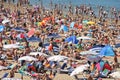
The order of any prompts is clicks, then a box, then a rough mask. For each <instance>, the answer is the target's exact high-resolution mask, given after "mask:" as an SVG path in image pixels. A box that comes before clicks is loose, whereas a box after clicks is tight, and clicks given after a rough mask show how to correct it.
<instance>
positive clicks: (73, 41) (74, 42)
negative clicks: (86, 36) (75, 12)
mask: <svg viewBox="0 0 120 80" xmlns="http://www.w3.org/2000/svg"><path fill="white" fill-rule="evenodd" d="M78 41H79V40H77V38H76V36H74V35H73V36H70V37H68V38H66V39H65V42H68V43H69V42H72V43H73V44H77V43H78Z"/></svg>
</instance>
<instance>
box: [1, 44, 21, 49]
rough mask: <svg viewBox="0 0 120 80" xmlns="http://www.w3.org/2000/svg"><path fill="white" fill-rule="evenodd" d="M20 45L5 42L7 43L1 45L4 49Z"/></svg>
mask: <svg viewBox="0 0 120 80" xmlns="http://www.w3.org/2000/svg"><path fill="white" fill-rule="evenodd" d="M20 47H21V46H19V45H18V44H7V45H3V48H4V49H11V48H20Z"/></svg>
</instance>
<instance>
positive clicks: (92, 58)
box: [87, 55, 101, 62]
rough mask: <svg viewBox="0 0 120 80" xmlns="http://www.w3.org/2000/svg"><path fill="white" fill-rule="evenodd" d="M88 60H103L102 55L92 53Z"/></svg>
mask: <svg viewBox="0 0 120 80" xmlns="http://www.w3.org/2000/svg"><path fill="white" fill-rule="evenodd" d="M87 60H88V61H90V62H99V61H100V60H101V57H100V56H97V55H91V56H88V57H87Z"/></svg>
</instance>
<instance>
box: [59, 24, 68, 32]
mask: <svg viewBox="0 0 120 80" xmlns="http://www.w3.org/2000/svg"><path fill="white" fill-rule="evenodd" d="M60 30H63V31H64V32H68V30H69V29H68V27H67V26H65V25H62V26H61V28H60Z"/></svg>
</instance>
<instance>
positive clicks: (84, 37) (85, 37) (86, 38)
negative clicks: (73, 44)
mask: <svg viewBox="0 0 120 80" xmlns="http://www.w3.org/2000/svg"><path fill="white" fill-rule="evenodd" d="M77 39H78V40H81V39H83V40H91V39H92V38H90V37H87V36H83V37H78V38H77Z"/></svg>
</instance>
